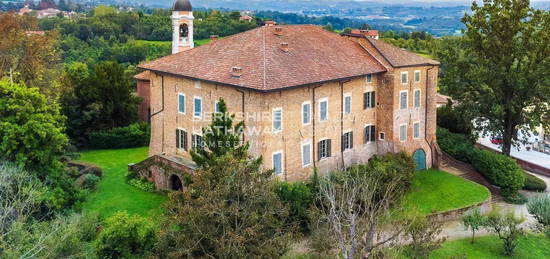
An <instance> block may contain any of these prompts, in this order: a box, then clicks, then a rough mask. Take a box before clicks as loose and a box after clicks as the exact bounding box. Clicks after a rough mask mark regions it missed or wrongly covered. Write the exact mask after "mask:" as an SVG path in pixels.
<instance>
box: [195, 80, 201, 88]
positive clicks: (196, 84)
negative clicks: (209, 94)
mask: <svg viewBox="0 0 550 259" xmlns="http://www.w3.org/2000/svg"><path fill="white" fill-rule="evenodd" d="M195 88H197V89H200V88H201V81H198V80H197V81H195Z"/></svg>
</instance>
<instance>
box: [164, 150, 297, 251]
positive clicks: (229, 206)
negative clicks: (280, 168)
mask: <svg viewBox="0 0 550 259" xmlns="http://www.w3.org/2000/svg"><path fill="white" fill-rule="evenodd" d="M213 159H215V160H217V161H216V162H215V163H212V164H211V166H209V167H207V168H206V169H204V170H198V171H197V172H196V174H195V175H194V176H193V178H192V184H190V185H189V186H188V187H187V188H186V189H185V190H184V191H183V192H173V193H171V194H170V195H169V201H168V202H167V203H166V206H167V215H168V217H167V219H168V220H167V221H166V222H165V223H164V227H163V228H162V231H161V236H160V244H159V253H160V255H161V257H172V258H182V257H193V258H194V257H211V258H219V257H223V258H274V257H279V256H281V255H282V254H284V253H285V252H286V251H287V249H288V246H289V243H290V235H291V233H293V229H294V228H293V227H292V226H289V225H287V223H286V220H285V219H286V218H287V217H288V215H289V214H288V209H287V208H286V207H285V206H284V205H283V204H282V203H281V201H279V200H278V199H277V197H276V195H275V193H274V191H273V186H274V185H273V183H272V180H271V178H272V171H271V170H270V171H262V170H261V169H260V165H261V161H260V160H252V159H246V160H243V159H241V158H237V157H234V156H233V155H232V154H231V153H228V154H226V155H224V156H222V157H215V158H213Z"/></svg>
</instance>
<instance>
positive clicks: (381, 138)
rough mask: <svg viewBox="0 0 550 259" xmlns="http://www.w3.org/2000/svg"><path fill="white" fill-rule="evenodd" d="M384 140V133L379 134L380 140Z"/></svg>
mask: <svg viewBox="0 0 550 259" xmlns="http://www.w3.org/2000/svg"><path fill="white" fill-rule="evenodd" d="M384 139H386V133H384V132H380V140H384Z"/></svg>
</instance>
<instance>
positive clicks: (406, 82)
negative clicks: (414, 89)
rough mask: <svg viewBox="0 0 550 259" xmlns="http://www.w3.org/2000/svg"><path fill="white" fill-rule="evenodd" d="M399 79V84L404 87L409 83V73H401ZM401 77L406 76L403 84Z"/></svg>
mask: <svg viewBox="0 0 550 259" xmlns="http://www.w3.org/2000/svg"><path fill="white" fill-rule="evenodd" d="M400 75H401V77H400V78H399V82H401V84H402V85H406V84H408V83H409V72H408V71H405V72H401V74H400ZM403 75H406V77H405V79H406V80H405V82H403Z"/></svg>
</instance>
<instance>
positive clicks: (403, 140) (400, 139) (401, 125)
mask: <svg viewBox="0 0 550 259" xmlns="http://www.w3.org/2000/svg"><path fill="white" fill-rule="evenodd" d="M403 126H404V127H405V138H404V139H403V138H401V127H403ZM407 130H408V128H407V123H403V124H400V125H399V141H400V142H405V141H407V137H408V136H407Z"/></svg>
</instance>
